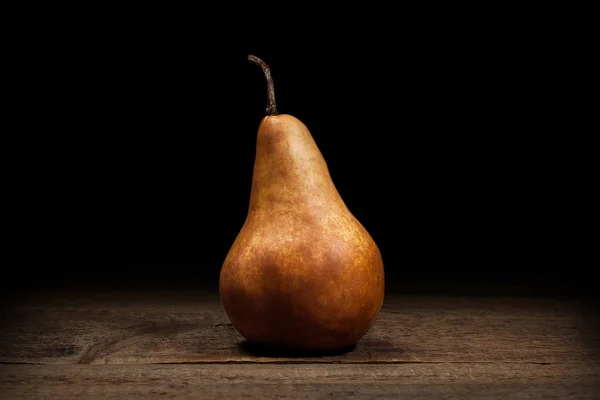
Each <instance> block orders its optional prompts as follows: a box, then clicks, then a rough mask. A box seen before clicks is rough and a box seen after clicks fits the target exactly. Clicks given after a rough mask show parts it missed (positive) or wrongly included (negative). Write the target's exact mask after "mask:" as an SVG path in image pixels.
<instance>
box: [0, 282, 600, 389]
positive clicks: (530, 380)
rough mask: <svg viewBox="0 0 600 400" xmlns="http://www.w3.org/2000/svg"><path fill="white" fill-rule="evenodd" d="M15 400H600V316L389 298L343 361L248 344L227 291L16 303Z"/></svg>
mask: <svg viewBox="0 0 600 400" xmlns="http://www.w3.org/2000/svg"><path fill="white" fill-rule="evenodd" d="M9 300H10V304H6V305H5V306H4V308H3V313H2V315H1V321H0V323H1V325H0V340H1V341H0V363H1V364H0V393H1V395H0V397H1V398H23V397H25V398H41V397H44V396H47V398H61V399H63V398H78V399H80V398H90V397H98V398H105V397H109V396H113V397H120V398H127V399H134V398H145V399H148V398H168V397H189V398H211V399H228V398H240V397H244V398H262V399H270V398H282V399H286V398H310V399H331V398H347V397H348V398H360V399H371V398H373V399H375V398H394V399H398V398H407V399H421V398H436V399H439V398H444V399H446V398H457V399H464V398H478V399H479V398H485V399H503V400H507V399H516V398H519V399H521V398H543V399H548V398H560V399H566V398H577V399H594V398H595V399H599V398H600V363H599V360H600V358H599V357H598V356H599V350H600V335H599V334H598V331H597V328H598V326H600V325H599V322H600V315H599V314H598V312H597V310H596V309H594V308H593V307H592V306H593V304H591V303H587V302H585V301H583V300H581V299H578V298H574V297H564V298H549V297H537V298H534V297H525V296H459V295H455V296H450V295H432V294H427V295H425V294H423V295H418V294H411V295H409V294H404V295H403V294H398V295H393V294H388V295H387V297H386V302H385V305H384V307H383V309H382V311H381V314H380V316H379V319H378V320H377V322H376V324H375V326H374V327H373V328H372V330H371V331H370V332H369V333H368V334H367V335H366V336H365V337H364V338H363V339H362V340H361V341H360V342H359V343H358V344H357V346H356V347H355V348H354V349H351V350H350V351H348V352H346V353H343V354H330V355H326V356H323V355H321V356H318V355H311V354H273V352H270V351H267V350H264V349H256V348H253V347H251V346H248V345H247V344H245V342H244V341H243V339H242V338H241V336H239V335H238V334H237V332H236V331H235V330H234V329H233V327H232V326H231V325H230V324H229V322H228V320H227V318H226V316H225V314H224V312H223V311H222V308H221V305H220V301H219V297H218V295H217V294H215V293H214V292H212V293H211V292H202V291H161V290H153V291H150V290H145V291H140V290H137V291H136V290H132V291H114V292H111V291H95V292H94V291H74V290H69V291H56V290H55V291H38V292H30V293H21V295H20V296H12V297H10V298H9Z"/></svg>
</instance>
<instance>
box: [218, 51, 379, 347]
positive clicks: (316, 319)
mask: <svg viewBox="0 0 600 400" xmlns="http://www.w3.org/2000/svg"><path fill="white" fill-rule="evenodd" d="M248 58H249V59H250V60H251V61H253V62H255V63H257V64H259V65H260V66H261V67H262V69H263V72H264V75H265V78H266V80H267V84H268V98H269V101H268V107H267V116H265V117H264V118H263V120H262V121H261V123H260V126H259V128H258V136H257V141H256V157H255V162H254V172H253V177H252V191H251V196H250V205H249V208H248V215H247V217H246V220H245V222H244V225H243V227H242V229H241V231H240V232H239V234H238V236H237V237H236V239H235V241H234V243H233V245H232V247H231V249H230V250H229V253H228V254H227V257H226V259H225V262H224V263H223V266H222V268H221V273H220V280H219V290H220V295H221V301H222V305H223V309H224V310H225V313H226V314H227V316H228V318H229V320H230V321H231V323H232V325H233V327H234V328H235V329H236V330H237V331H238V332H239V333H240V334H241V335H242V336H243V337H244V338H245V339H247V340H249V341H251V342H255V343H258V344H263V345H273V346H282V347H285V348H291V349H298V350H313V351H328V350H338V349H342V348H345V347H348V346H350V345H352V344H354V343H356V342H357V341H358V340H359V339H360V338H361V337H362V336H363V335H365V334H366V333H367V332H368V330H369V329H370V328H371V326H372V325H373V323H374V322H375V320H376V318H377V315H378V313H379V311H380V309H381V306H382V303H383V297H384V271H383V261H382V258H381V253H380V251H379V249H378V247H377V245H376V244H375V242H374V241H373V239H372V238H371V236H370V235H369V233H368V232H367V231H366V229H365V228H364V227H363V226H362V225H361V223H360V222H359V221H358V220H357V219H356V218H355V217H354V216H353V215H352V213H351V212H350V211H349V210H348V208H347V207H346V205H345V203H344V201H343V200H342V198H341V197H340V195H339V193H338V191H337V189H336V188H335V186H334V183H333V181H332V179H331V176H330V174H329V170H328V168H327V164H326V162H325V160H324V158H323V156H322V154H321V152H320V151H319V149H318V147H317V145H316V143H315V141H314V140H313V137H312V136H311V133H310V132H309V130H308V128H307V127H306V126H305V125H304V124H303V123H302V122H301V121H300V120H298V119H297V118H295V117H293V116H291V115H286V114H278V112H277V108H276V106H275V93H274V89H273V81H272V79H271V73H270V70H269V68H268V67H267V65H266V64H265V63H264V62H263V61H262V60H260V59H259V58H257V57H254V56H249V57H248Z"/></svg>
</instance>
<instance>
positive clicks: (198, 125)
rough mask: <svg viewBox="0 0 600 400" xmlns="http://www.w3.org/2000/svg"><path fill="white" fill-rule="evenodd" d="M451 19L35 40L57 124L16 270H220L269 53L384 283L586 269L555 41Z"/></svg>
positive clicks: (241, 211)
mask: <svg viewBox="0 0 600 400" xmlns="http://www.w3.org/2000/svg"><path fill="white" fill-rule="evenodd" d="M447 28H448V27H446V29H442V28H440V29H439V30H429V31H427V30H423V31H421V32H419V34H414V35H413V36H410V37H409V38H402V39H397V40H396V39H388V42H386V43H376V42H375V41H372V42H369V41H366V42H364V43H365V44H364V45H360V43H358V42H353V43H351V44H344V43H343V42H339V43H332V42H325V43H322V44H321V45H320V46H317V47H315V46H312V45H311V46H308V45H307V46H277V47H276V46H267V45H260V46H258V45H250V46H246V47H242V46H239V47H234V46H223V45H219V46H210V45H209V44H208V42H209V41H208V40H201V41H198V40H196V39H197V38H196V39H194V38H188V39H185V38H182V37H181V36H177V37H175V34H173V37H171V36H169V35H168V34H167V33H165V32H161V33H160V34H157V35H156V36H155V35H153V34H150V33H147V34H146V33H145V34H143V35H142V34H139V32H138V33H135V32H122V33H119V34H115V35H114V36H112V35H93V34H90V35H86V36H85V37H83V38H77V37H74V36H76V35H69V39H68V40H64V41H56V40H54V41H52V43H50V42H44V38H39V41H38V42H37V46H35V47H34V48H33V49H32V50H31V54H33V58H34V61H33V62H32V63H31V64H27V68H28V69H26V70H27V71H28V72H29V76H28V80H27V81H26V83H27V86H28V88H29V92H27V93H29V94H30V95H29V98H28V101H29V102H30V103H31V104H34V105H36V106H37V108H38V109H39V111H37V112H36V114H35V118H34V117H33V116H29V118H28V119H27V120H25V122H24V123H26V124H28V123H29V121H32V122H31V123H33V120H35V122H36V123H39V126H42V127H43V132H47V134H43V135H40V136H41V137H40V138H36V139H35V140H33V139H31V140H30V141H29V143H28V144H27V146H29V147H28V149H29V150H28V151H31V152H33V153H35V154H36V155H39V157H40V158H39V160H43V161H40V162H38V163H35V164H32V165H23V166H22V168H23V170H28V168H30V169H31V170H30V171H29V172H30V178H29V181H28V182H27V183H26V184H23V186H24V187H25V188H26V189H27V190H28V192H27V193H31V194H30V195H27V196H23V198H22V202H23V204H25V206H26V207H27V212H26V213H22V214H21V215H22V218H23V221H24V222H23V223H22V224H21V227H20V229H21V230H22V232H20V233H21V234H22V236H21V237H23V238H27V240H28V242H27V243H29V245H27V244H26V245H24V250H23V251H24V253H23V254H24V255H25V256H26V258H27V260H28V261H31V262H32V265H35V266H37V267H40V268H39V269H38V270H37V271H36V272H32V268H30V267H26V268H17V269H18V271H17V274H20V275H19V278H18V279H19V280H18V282H21V283H25V284H29V283H31V282H33V281H37V282H54V283H53V284H60V283H65V282H75V281H77V282H88V283H94V282H107V283H111V284H130V283H135V282H159V283H160V282H187V283H192V284H195V283H196V282H205V283H206V282H208V283H209V284H211V285H215V284H216V282H217V280H218V272H219V269H220V267H221V263H222V262H223V259H224V258H225V256H226V254H227V251H228V249H229V246H230V245H231V243H232V242H233V240H234V239H235V237H236V235H237V233H238V232H239V229H240V228H241V226H242V224H243V222H244V218H245V215H246V211H247V207H248V200H249V195H250V184H251V179H252V166H253V162H254V152H255V139H256V132H257V128H258V125H259V123H260V121H261V119H262V118H263V116H264V110H265V105H266V100H267V95H266V84H265V81H264V78H263V75H262V72H261V70H260V68H259V67H257V66H256V65H254V64H252V63H250V62H249V61H247V59H246V57H247V55H248V54H254V55H256V56H258V57H261V58H262V59H264V61H265V62H267V63H268V64H269V65H270V67H271V70H272V75H273V79H274V82H275V89H276V97H277V104H278V108H279V111H280V112H281V113H288V114H292V115H294V116H296V117H298V118H299V119H301V120H302V121H303V122H304V123H305V124H306V125H307V126H308V127H309V129H310V130H311V132H312V134H313V136H314V138H315V140H316V142H317V145H318V146H319V147H320V149H321V151H322V153H323V155H324V157H325V159H326V161H327V162H328V165H329V168H330V172H331V175H332V178H333V180H334V182H335V184H336V185H337V188H338V190H339V192H340V193H341V195H342V197H343V199H344V200H345V201H346V204H347V205H348V207H349V208H350V210H351V211H352V212H353V213H354V214H355V216H356V217H357V218H358V219H359V220H360V221H361V222H362V223H363V225H364V226H365V227H366V228H367V229H368V230H369V232H370V233H371V235H372V236H373V238H374V239H375V241H376V242H377V243H378V245H379V247H380V249H381V252H382V255H383V258H384V263H385V268H386V278H387V279H388V282H390V283H393V282H409V283H410V282H412V283H415V284H416V283H419V282H442V283H443V282H455V283H457V282H458V283H461V284H464V285H471V286H473V287H478V286H482V285H486V284H489V283H503V284H521V285H525V286H527V287H530V288H534V287H537V286H539V285H540V284H548V285H566V286H568V285H575V286H581V285H583V284H584V283H585V282H587V281H589V276H588V274H589V273H588V272H587V271H586V270H585V268H586V267H587V265H585V264H583V263H581V262H578V261H577V260H576V259H575V257H576V256H577V251H576V250H574V249H573V247H571V245H570V244H569V243H568V239H569V236H570V235H569V233H568V231H566V230H565V229H564V223H565V221H566V220H567V219H568V218H571V217H570V214H569V213H568V212H566V210H567V209H568V208H569V207H570V206H569V205H567V203H566V202H563V200H564V199H565V198H568V197H569V193H572V192H573V190H574V187H573V185H574V184H573V183H572V182H571V181H570V179H569V177H568V176H567V175H566V174H565V164H566V163H567V162H566V161H565V160H566V157H567V156H568V154H567V152H568V150H566V149H565V148H563V147H562V145H561V143H560V140H559V139H558V138H559V132H558V131H557V130H558V128H557V127H558V123H557V120H556V115H555V114H554V113H553V111H552V110H551V109H550V108H548V107H547V105H548V103H551V102H552V100H551V99H552V97H553V96H554V95H555V94H556V91H557V90H558V88H559V86H558V85H559V84H558V83H554V84H549V83H548V80H549V79H550V78H551V77H552V76H554V77H556V74H555V72H556V69H550V68H549V65H550V64H549V63H548V60H549V58H552V54H550V53H548V52H547V50H548V48H549V47H550V46H551V44H552V43H551V41H550V40H548V41H544V40H543V39H542V40H537V41H535V43H534V42H532V39H527V38H523V37H521V38H519V39H516V38H512V37H509V36H507V35H505V34H495V33H493V31H490V32H485V31H480V32H479V34H477V35H474V34H473V32H472V31H471V32H469V31H466V32H464V31H461V30H459V29H447ZM264 42H268V41H266V40H265V41H264ZM374 43H375V44H377V45H375V44H374ZM51 44H52V45H51ZM555 82H556V80H555ZM32 243H35V246H33V245H31V244H32ZM32 247H34V248H32ZM34 258H35V261H34ZM14 282H17V280H15V281H14ZM412 283H410V284H412ZM410 284H409V286H410Z"/></svg>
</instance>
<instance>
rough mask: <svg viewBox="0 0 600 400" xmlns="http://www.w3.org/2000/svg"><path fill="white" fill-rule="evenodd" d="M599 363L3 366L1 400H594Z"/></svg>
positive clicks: (598, 387)
mask: <svg viewBox="0 0 600 400" xmlns="http://www.w3.org/2000/svg"><path fill="white" fill-rule="evenodd" d="M598 370H599V366H598V365H597V364H592V365H583V364H573V365H565V364H547V365H540V364H523V363H466V364H460V363H459V364H453V363H440V364H423V363H420V364H394V365H372V364H359V365H323V364H321V365H293V364H292V365H269V364H262V365H260V364H259V365H244V364H237V365H235V364H234V365H224V364H220V365H206V364H191V365H190V364H186V365H110V366H109V365H0V388H1V393H2V394H1V395H0V396H1V397H2V398H13V397H22V398H34V397H35V398H38V397H39V398H41V397H48V398H61V399H69V398H86V399H88V398H106V397H109V396H118V397H120V398H127V399H131V398H144V399H152V398H166V397H175V396H177V397H178V398H191V397H193V398H209V399H221V398H222V399H228V398H240V397H244V398H261V399H271V398H279V399H288V398H310V399H321V398H326V399H330V398H342V397H343V398H346V397H352V398H358V399H375V398H377V399H381V398H393V399H404V398H406V399H424V398H445V399H446V398H448V399H454V398H456V399H463V398H469V399H502V400H505V399H527V398H535V399H538V398H544V399H550V398H557V399H595V398H597V397H596V396H597V395H598V393H599V390H600V379H599V375H598Z"/></svg>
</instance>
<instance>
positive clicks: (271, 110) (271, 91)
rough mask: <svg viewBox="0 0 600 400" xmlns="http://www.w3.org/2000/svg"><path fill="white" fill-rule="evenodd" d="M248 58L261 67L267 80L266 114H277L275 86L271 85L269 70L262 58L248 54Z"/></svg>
mask: <svg viewBox="0 0 600 400" xmlns="http://www.w3.org/2000/svg"><path fill="white" fill-rule="evenodd" d="M248 60H250V61H252V62H253V63H255V64H258V65H260V66H261V67H262V70H263V73H264V74H265V79H266V80H267V90H268V96H269V103H268V104H267V115H277V114H278V113H277V106H276V105H275V87H274V86H273V78H271V70H270V69H269V66H268V65H267V64H265V62H264V61H263V60H261V59H260V58H258V57H256V56H248Z"/></svg>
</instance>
